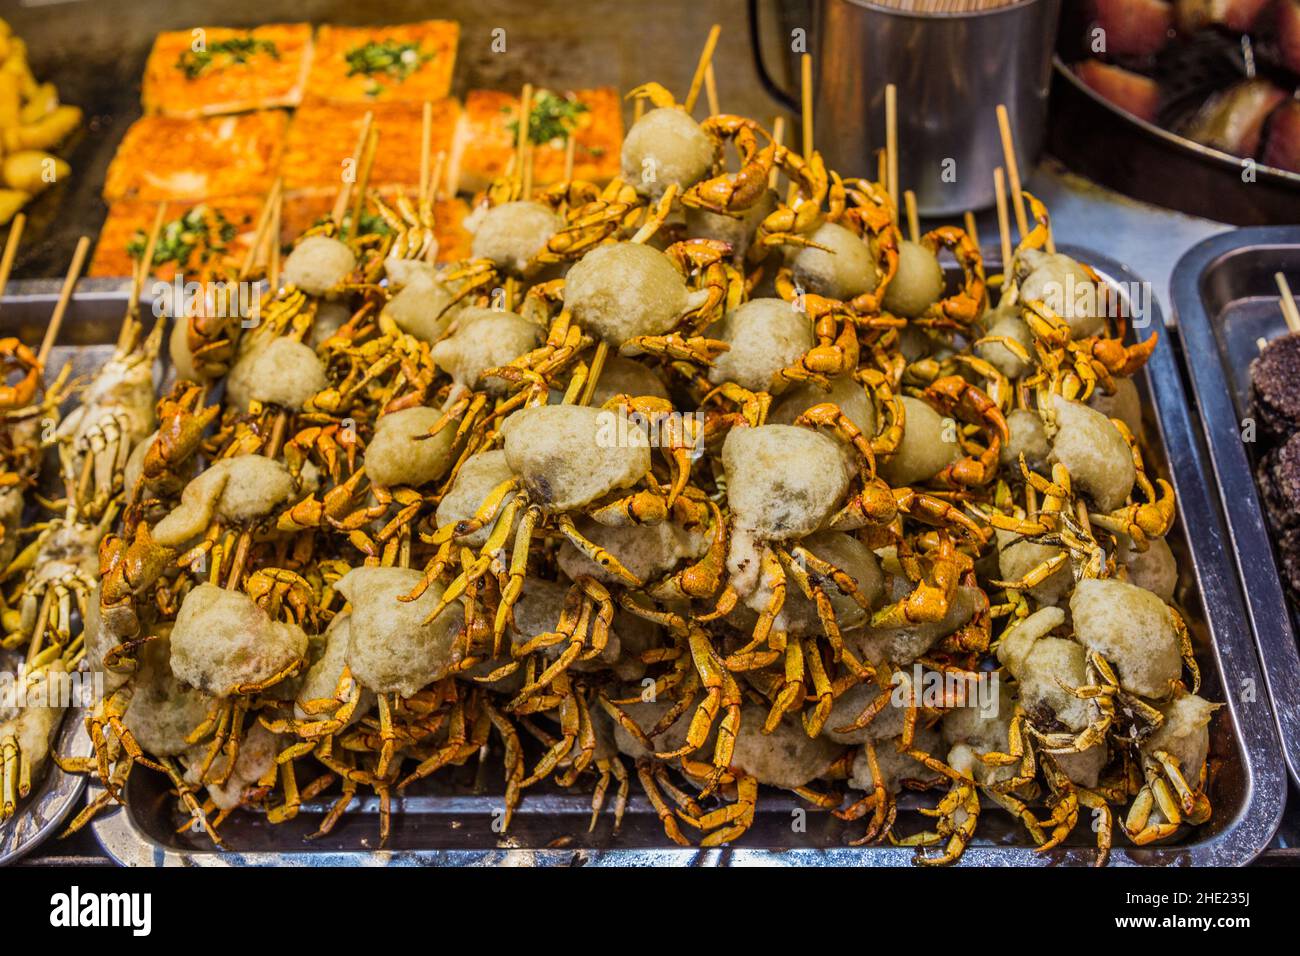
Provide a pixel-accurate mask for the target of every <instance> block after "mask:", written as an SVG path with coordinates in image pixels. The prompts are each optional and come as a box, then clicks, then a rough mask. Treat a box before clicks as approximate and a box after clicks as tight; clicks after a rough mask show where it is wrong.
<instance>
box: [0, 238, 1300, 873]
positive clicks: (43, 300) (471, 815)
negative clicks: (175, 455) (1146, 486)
mask: <svg viewBox="0 0 1300 956" xmlns="http://www.w3.org/2000/svg"><path fill="white" fill-rule="evenodd" d="M1078 254H1079V255H1081V257H1083V258H1085V259H1086V260H1087V261H1090V262H1092V263H1094V264H1095V265H1096V266H1097V268H1098V269H1099V270H1100V271H1101V272H1102V274H1103V275H1105V276H1107V277H1108V278H1110V279H1111V280H1112V281H1115V282H1117V283H1120V284H1121V287H1122V288H1123V289H1127V288H1136V286H1132V285H1129V283H1134V282H1137V281H1138V280H1137V278H1136V277H1135V276H1133V275H1132V274H1131V273H1130V272H1128V271H1127V270H1126V269H1124V268H1123V267H1122V266H1120V265H1119V264H1117V263H1114V262H1110V261H1107V260H1105V259H1104V258H1102V257H1099V256H1096V255H1094V254H1091V253H1086V252H1085V253H1078ZM83 285H85V284H83ZM11 288H13V290H14V292H15V293H16V294H15V295H14V296H13V297H11V299H6V300H5V302H4V303H2V304H0V329H3V328H5V327H7V326H11V325H16V326H18V327H24V326H25V327H28V328H31V327H33V326H35V327H37V328H39V324H40V317H41V316H43V315H45V314H48V308H49V303H50V302H51V301H52V298H53V295H54V290H53V288H52V287H51V286H50V285H49V284H46V283H42V284H38V285H30V284H26V283H19V284H17V285H15V286H11ZM85 288H86V291H87V293H88V294H87V295H85V296H83V295H82V294H80V293H79V294H78V296H77V298H76V300H75V301H74V304H73V311H72V314H71V316H70V326H69V329H70V330H75V331H71V334H72V335H73V336H74V337H75V339H76V340H77V341H81V340H82V339H87V340H95V341H100V342H104V341H107V340H109V338H111V337H112V335H113V334H114V332H115V329H116V322H117V317H118V316H120V314H121V309H122V307H123V299H122V296H123V294H124V293H123V292H122V290H121V288H120V285H117V286H115V285H114V284H112V283H104V282H101V283H96V284H93V285H85ZM1150 317H1151V321H1150V324H1149V325H1148V327H1147V328H1145V329H1143V330H1140V331H1138V332H1136V335H1137V336H1138V337H1140V338H1141V337H1145V336H1147V335H1150V334H1151V332H1152V330H1153V329H1156V328H1160V327H1161V325H1162V323H1161V319H1160V315H1159V312H1158V308H1156V307H1154V306H1153V311H1152V313H1151V316H1150ZM96 330H98V331H96ZM1161 336H1162V338H1164V339H1165V341H1163V342H1162V343H1161V345H1160V347H1159V348H1157V349H1156V351H1155V354H1154V356H1153V357H1152V360H1151V362H1150V363H1149V364H1148V366H1147V370H1146V371H1145V372H1144V373H1143V374H1142V375H1141V376H1140V378H1139V380H1138V385H1139V389H1140V390H1141V392H1142V394H1143V396H1144V397H1145V399H1146V401H1145V402H1144V415H1145V418H1146V421H1145V431H1146V434H1147V435H1148V436H1149V438H1151V439H1152V441H1151V442H1150V445H1151V454H1150V458H1151V460H1150V462H1149V467H1150V468H1151V469H1152V470H1153V471H1155V472H1156V473H1159V474H1161V475H1164V476H1167V477H1169V478H1170V480H1172V481H1173V483H1174V485H1175V487H1176V490H1177V494H1178V502H1179V521H1178V523H1177V526H1176V528H1175V531H1174V533H1173V534H1172V535H1171V537H1170V544H1171V547H1173V549H1174V553H1175V555H1176V556H1177V558H1178V560H1179V562H1180V565H1181V566H1182V567H1183V568H1184V569H1187V570H1188V571H1189V572H1190V573H1185V574H1184V576H1183V578H1184V579H1183V581H1182V583H1181V585H1180V589H1179V592H1178V595H1177V599H1178V601H1179V603H1180V605H1181V606H1182V609H1183V611H1184V613H1185V616H1186V617H1187V619H1188V625H1189V628H1190V630H1191V633H1192V637H1193V642H1194V643H1195V646H1196V649H1197V655H1198V658H1199V659H1200V661H1201V665H1202V671H1203V673H1204V678H1205V690H1204V693H1205V694H1206V695H1207V696H1210V697H1211V698H1213V699H1216V700H1225V701H1226V703H1227V706H1226V707H1225V708H1224V709H1223V710H1222V711H1221V712H1220V713H1219V715H1218V717H1217V718H1216V719H1215V721H1214V724H1213V730H1212V738H1211V752H1212V754H1213V756H1214V759H1215V761H1216V763H1217V764H1218V770H1217V772H1216V773H1215V774H1214V776H1213V779H1212V782H1211V787H1210V797H1211V800H1212V802H1213V804H1214V808H1215V812H1214V816H1213V817H1212V819H1211V821H1210V822H1209V823H1208V824H1206V825H1205V826H1203V827H1200V828H1197V829H1195V830H1193V831H1189V832H1188V833H1187V834H1186V835H1185V836H1184V837H1183V839H1182V841H1181V842H1178V843H1176V844H1174V845H1164V846H1156V847H1145V848H1135V847H1129V846H1125V845H1122V844H1123V843H1124V842H1125V841H1124V840H1123V837H1122V836H1119V837H1117V842H1118V843H1119V844H1121V845H1119V846H1117V848H1116V850H1115V852H1114V853H1113V854H1112V857H1111V859H1112V862H1113V863H1115V864H1118V865H1130V866H1133V865H1136V866H1186V865H1199V866H1213V865H1218V866H1228V865H1243V864H1245V863H1248V862H1250V861H1251V860H1252V859H1253V858H1255V857H1256V856H1257V855H1258V854H1259V853H1261V852H1262V851H1263V850H1264V848H1265V847H1266V846H1267V844H1268V842H1269V840H1270V838H1271V837H1272V835H1273V833H1274V831H1275V830H1276V828H1277V826H1278V823H1279V821H1280V819H1281V815H1282V807H1283V802H1284V798H1285V791H1286V781H1285V771H1284V770H1283V768H1282V758H1281V752H1280V748H1279V745H1278V742H1277V735H1276V731H1275V729H1274V725H1273V717H1272V713H1271V710H1270V707H1269V703H1268V700H1267V698H1266V697H1265V695H1263V694H1262V693H1261V694H1260V695H1258V697H1256V698H1254V699H1246V698H1243V696H1242V695H1241V694H1240V693H1238V692H1237V691H1236V689H1238V688H1241V687H1244V686H1257V687H1261V688H1262V687H1263V683H1262V679H1261V675H1260V673H1259V670H1258V663H1257V661H1256V659H1255V654H1254V650H1253V648H1252V647H1251V646H1250V639H1249V636H1248V635H1249V625H1248V622H1247V617H1246V611H1245V604H1244V601H1243V597H1242V594H1241V591H1240V588H1239V586H1238V583H1237V579H1236V576H1235V575H1234V574H1225V573H1224V569H1225V568H1230V567H1231V566H1232V564H1231V562H1232V559H1231V557H1230V556H1229V555H1228V538H1227V534H1226V531H1225V528H1224V525H1223V522H1222V517H1221V515H1220V513H1219V511H1218V507H1217V496H1216V494H1215V491H1214V488H1213V486H1212V484H1211V482H1210V480H1209V474H1210V470H1209V468H1208V466H1207V465H1206V462H1205V452H1204V450H1203V448H1202V446H1201V444H1200V441H1199V434H1198V432H1197V429H1196V427H1195V425H1194V424H1193V422H1192V419H1191V412H1190V409H1189V407H1188V403H1187V399H1186V395H1185V392H1184V389H1183V385H1182V382H1181V380H1180V378H1179V371H1178V362H1177V360H1176V357H1175V354H1174V348H1175V347H1174V344H1173V343H1172V342H1171V340H1170V337H1169V333H1168V332H1166V331H1162V332H1161ZM84 348H85V346H84V345H83V346H80V347H79V348H78V349H77V351H78V352H80V351H81V350H82V349H84ZM1157 436H1159V437H1160V439H1161V441H1160V442H1158V443H1157V442H1155V440H1154V439H1155V438H1156V437H1157ZM498 763H499V761H498V760H497V759H495V758H492V759H489V760H488V761H487V762H486V765H485V766H484V767H483V768H477V767H474V766H470V767H466V768H460V769H461V771H462V774H461V776H459V777H455V778H454V779H452V780H449V781H444V780H437V781H426V782H425V783H427V784H428V786H427V787H425V788H423V789H419V790H416V788H414V787H413V788H412V791H414V792H411V793H409V794H408V795H407V796H406V797H405V798H402V799H395V800H394V805H393V810H394V818H393V832H392V835H391V838H390V840H389V844H388V847H387V848H386V849H383V850H379V849H376V842H377V837H378V821H377V811H378V804H377V801H375V800H374V799H368V800H365V801H362V802H359V803H358V804H355V805H354V806H353V808H352V809H351V811H350V812H349V813H348V814H347V815H346V816H345V817H344V819H343V820H342V821H341V822H340V824H339V826H338V827H337V828H336V829H335V831H334V832H333V833H332V834H330V835H329V836H327V837H323V838H321V839H319V840H308V839H307V836H308V835H309V834H310V833H312V832H313V831H314V830H315V829H316V827H317V826H318V825H319V822H320V820H321V818H322V816H323V815H324V813H325V812H326V811H327V810H328V807H329V799H328V795H327V797H326V798H325V799H322V800H320V801H317V802H315V803H312V804H309V805H306V806H304V808H303V811H302V813H301V814H300V815H299V816H298V818H297V819H295V820H294V821H292V822H290V823H288V824H283V825H281V826H278V827H272V826H270V825H269V824H267V822H266V820H265V818H264V817H263V816H261V815H259V814H254V813H237V814H234V815H233V816H232V817H231V818H230V819H228V820H227V821H226V822H225V823H224V825H223V826H222V829H221V832H222V835H223V837H224V838H225V840H226V842H227V844H228V849H227V850H224V851H222V850H217V849H215V848H213V847H212V846H211V844H210V843H209V842H208V841H207V838H206V837H204V836H202V835H201V834H194V833H192V832H189V831H185V832H177V828H178V826H180V825H181V824H182V823H183V822H184V821H183V820H182V819H181V818H179V817H178V816H177V815H176V813H175V811H174V802H175V801H174V799H173V798H171V797H170V795H169V794H168V792H167V786H166V782H165V780H163V779H162V778H160V777H159V776H158V775H155V774H151V773H149V772H147V771H144V770H137V772H136V773H134V774H133V775H132V777H131V781H130V784H129V786H128V805H127V806H126V807H125V808H119V809H116V810H112V811H109V812H107V813H105V814H103V815H101V817H100V818H99V819H97V821H96V822H95V823H94V824H93V829H94V833H95V835H96V837H97V838H98V839H99V841H100V843H101V845H102V846H103V848H104V850H105V852H106V853H108V855H109V856H110V857H112V858H113V859H114V860H116V861H117V862H119V863H123V864H128V865H142V866H159V865H177V866H228V865H298V866H302V865H312V866H315V865H331V864H348V865H426V866H427V865H481V864H497V865H573V864H582V865H622V866H640V865H746V864H749V865H753V864H769V865H809V866H829V865H848V866H898V865H907V864H909V863H910V862H911V859H912V851H911V850H907V849H902V848H897V847H892V846H881V847H862V848H852V847H848V846H846V845H845V844H846V843H847V840H848V839H849V838H851V837H852V836H853V835H855V834H856V832H857V831H856V830H855V829H848V830H846V828H845V826H844V825H843V824H841V823H840V822H839V821H837V820H835V819H834V818H833V817H832V816H831V815H830V814H828V813H823V812H819V811H814V810H811V809H809V810H808V811H807V826H806V829H805V830H804V831H803V832H795V828H793V827H792V826H791V821H792V811H794V810H795V809H796V808H799V807H804V806H806V805H804V804H803V803H802V802H801V801H799V800H797V799H795V798H793V797H792V796H791V795H788V794H783V793H780V792H774V791H765V792H764V794H763V798H762V800H761V801H760V804H759V811H758V813H757V814H756V819H755V823H754V826H753V827H752V829H751V830H750V831H749V833H747V834H746V835H745V836H744V837H743V838H742V839H741V840H740V841H738V842H737V844H736V845H734V846H732V847H729V848H724V849H713V850H698V849H686V848H679V847H675V846H672V845H670V844H668V843H667V841H666V839H665V838H664V836H663V832H662V829H661V828H660V825H659V822H658V820H657V819H656V818H655V816H654V813H653V812H652V810H651V808H650V807H649V805H648V803H647V802H646V801H645V800H644V799H643V798H641V797H640V796H639V795H634V796H633V799H632V801H631V803H630V805H629V808H628V813H627V816H626V817H625V819H624V825H623V829H622V831H621V832H620V833H619V834H617V835H614V834H612V832H611V830H612V817H611V815H610V812H609V809H608V808H607V809H606V811H605V813H604V814H603V815H602V817H601V818H600V821H599V822H598V824H597V826H596V829H595V832H594V833H590V834H589V833H588V832H587V822H588V818H589V814H590V810H589V797H588V796H586V795H585V794H584V795H580V794H574V793H565V792H559V791H555V790H550V791H547V790H544V789H543V788H541V787H539V788H537V789H535V790H530V791H529V793H528V794H527V795H526V796H525V798H524V800H523V803H522V805H521V806H520V808H519V810H518V811H517V812H516V815H515V818H514V821H513V823H512V825H511V830H510V833H509V834H508V835H505V836H502V835H500V834H498V833H496V832H495V831H494V830H493V828H492V822H493V815H494V814H495V813H496V812H498V811H499V810H500V809H501V802H500V798H499V797H498V796H496V794H498V793H500V788H499V786H498V785H497V782H496V779H495V778H496V773H497V772H498V771H497V764H498ZM303 782H305V781H303ZM96 789H97V788H95V787H93V786H92V787H91V788H90V790H91V795H92V796H93V795H94V793H95V792H96ZM932 802H933V798H932V797H927V798H926V800H925V801H915V802H907V801H906V800H905V802H904V804H903V808H902V810H901V811H900V814H899V823H898V827H897V832H899V833H900V834H901V833H910V832H914V831H916V830H919V829H921V828H923V827H925V826H926V825H927V824H926V819H925V818H924V817H922V816H920V814H918V813H917V812H916V810H915V808H916V806H918V805H921V804H922V803H924V804H926V805H928V804H929V803H932ZM1091 840H1092V834H1091V832H1090V831H1089V828H1088V827H1086V826H1081V827H1079V828H1078V829H1077V832H1076V834H1075V835H1074V836H1072V837H1071V840H1070V842H1069V844H1068V845H1066V846H1063V847H1060V848H1057V849H1055V850H1053V851H1050V852H1048V853H1044V854H1038V853H1035V852H1033V848H1032V845H1031V844H1030V843H1029V841H1028V839H1027V836H1026V834H1025V833H1024V831H1023V830H1022V829H1020V828H1019V825H1018V824H1016V823H1015V822H1014V821H1013V820H1012V819H1011V818H1010V817H1009V816H1007V815H1006V814H1004V813H1002V812H1000V811H998V810H996V809H991V810H990V811H989V812H988V813H986V814H985V815H984V818H983V819H982V820H981V822H980V828H979V831H978V834H977V837H976V840H975V842H974V843H973V845H972V846H971V847H970V849H969V850H968V851H967V853H966V855H965V856H964V857H963V859H962V864H963V865H967V866H997V865H1021V866H1047V865H1086V864H1090V863H1092V861H1093V858H1094V850H1093V849H1092V844H1091Z"/></svg>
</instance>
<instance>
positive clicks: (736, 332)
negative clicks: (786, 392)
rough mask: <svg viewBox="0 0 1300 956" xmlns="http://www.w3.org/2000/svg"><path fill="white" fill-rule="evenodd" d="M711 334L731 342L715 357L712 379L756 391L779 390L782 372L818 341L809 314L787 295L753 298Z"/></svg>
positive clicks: (729, 315)
mask: <svg viewBox="0 0 1300 956" xmlns="http://www.w3.org/2000/svg"><path fill="white" fill-rule="evenodd" d="M709 334H710V335H711V336H712V337H714V338H717V339H719V340H721V341H723V342H726V343H727V344H728V345H730V346H731V348H729V349H728V350H727V351H726V352H723V353H722V354H721V355H720V356H718V358H717V359H715V360H714V362H713V366H712V367H711V368H710V369H709V381H710V382H712V383H713V384H715V385H720V384H722V383H723V382H735V383H736V384H737V385H739V386H741V387H742V388H747V389H749V390H750V391H754V392H763V391H779V390H780V387H781V386H782V385H783V383H781V382H780V381H779V380H778V374H779V373H780V372H781V370H782V369H785V368H787V367H789V366H791V365H793V364H794V363H795V362H797V361H798V360H799V358H800V357H801V356H802V355H803V354H804V353H805V352H807V351H808V350H809V349H810V348H812V347H813V343H814V339H813V333H812V324H811V323H810V322H809V321H808V317H807V316H806V315H804V314H803V313H802V312H799V311H798V310H797V309H796V308H795V307H794V306H793V305H792V304H791V303H789V302H786V301H785V300H783V299H750V300H749V301H748V302H746V303H745V304H744V305H742V306H741V307H740V308H738V309H734V310H732V311H731V312H728V313H727V315H726V316H725V317H724V318H723V320H722V322H721V323H720V325H719V326H716V327H714V328H712V329H710V330H709Z"/></svg>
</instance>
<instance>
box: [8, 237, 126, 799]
mask: <svg viewBox="0 0 1300 956" xmlns="http://www.w3.org/2000/svg"><path fill="white" fill-rule="evenodd" d="M22 226H23V222H22V219H21V217H20V219H19V220H18V222H16V223H15V228H14V231H13V232H12V233H11V235H10V238H9V243H8V247H7V248H6V258H10V257H11V255H12V252H13V251H14V250H15V249H16V247H17V243H18V241H19V239H20V238H21V235H22ZM88 244H89V241H88V240H87V239H85V238H83V239H81V241H80V242H79V243H78V245H77V249H76V252H75V254H74V255H73V260H72V265H71V266H70V267H69V272H68V276H67V278H66V279H65V281H64V285H63V291H62V293H61V294H60V297H59V300H58V302H57V303H56V305H55V309H54V313H53V315H52V316H51V317H50V323H49V326H48V328H47V330H46V334H45V338H44V341H43V342H42V344H41V346H40V351H39V352H37V353H33V352H32V351H31V350H29V349H27V347H26V346H24V345H22V344H21V343H20V342H19V341H18V340H17V339H6V340H4V343H3V344H2V345H0V348H2V349H3V350H4V351H5V353H6V354H5V366H6V372H9V373H12V372H15V371H17V372H19V373H20V374H21V378H20V379H19V381H18V384H17V385H16V386H13V385H6V386H5V387H4V389H3V400H2V401H0V414H2V416H3V418H2V422H0V424H2V428H3V431H2V434H3V440H2V441H0V449H2V450H3V455H4V458H3V468H4V471H3V478H2V479H0V486H2V487H3V498H2V499H0V501H2V505H0V518H2V519H3V522H4V523H3V525H2V526H0V528H2V531H0V535H2V536H0V558H3V569H2V570H0V584H3V587H4V590H3V592H0V609H2V610H3V613H2V614H0V624H2V625H3V629H4V636H3V639H0V653H5V654H6V656H7V657H8V656H9V655H12V654H21V659H20V662H19V663H18V664H17V665H16V667H15V669H14V672H13V675H14V676H15V677H16V678H17V679H16V680H14V681H13V682H12V683H10V684H9V685H8V686H9V688H10V689H11V690H12V693H9V692H6V695H5V699H4V700H3V701H0V821H4V820H8V819H9V818H10V817H12V816H13V815H14V814H15V812H17V810H18V805H19V801H21V800H22V799H23V798H25V797H27V796H28V795H29V793H30V792H31V788H32V785H33V783H34V782H36V781H38V780H39V779H40V776H41V774H42V772H43V770H44V767H45V764H46V763H47V762H48V760H49V759H50V748H51V746H52V744H53V740H54V737H55V735H56V733H57V732H58V728H59V723H60V721H61V718H62V715H63V712H64V710H65V708H66V707H67V706H68V705H69V703H70V701H69V700H68V699H66V698H67V693H68V683H67V681H66V675H67V674H68V673H69V672H70V671H72V670H74V669H75V668H76V667H77V666H78V664H79V662H80V660H81V658H82V656H83V654H84V648H83V646H82V642H81V640H80V635H79V634H77V635H74V634H73V627H74V624H75V623H78V622H77V621H75V619H74V605H75V607H76V609H77V610H78V611H80V610H82V609H84V608H85V607H86V603H87V601H86V597H87V594H88V592H89V591H90V590H91V588H93V586H94V581H93V578H92V575H93V573H94V565H95V548H96V546H97V544H98V541H99V535H100V534H102V531H103V529H104V528H105V527H106V525H107V520H108V519H107V518H106V517H102V516H103V515H104V511H103V510H102V509H104V508H105V507H106V505H107V502H106V500H105V495H104V494H103V493H102V489H101V488H100V487H97V485H98V482H100V481H102V480H103V478H104V477H105V475H106V474H107V471H108V469H111V467H112V465H111V462H112V461H113V460H114V456H115V454H116V452H117V449H118V445H117V443H116V440H115V439H116V437H117V433H116V432H115V428H116V426H117V425H119V424H121V423H122V421H123V419H125V418H126V417H127V416H126V411H127V409H128V407H129V406H130V405H131V401H130V394H131V392H132V389H131V387H130V385H129V384H126V382H125V376H123V375H121V374H120V372H121V371H122V369H121V366H120V365H119V366H118V367H117V368H116V369H115V370H114V371H113V372H110V373H109V374H108V376H107V377H106V378H105V379H103V380H102V387H101V388H99V389H98V390H96V391H95V392H94V394H93V395H92V396H91V397H90V403H89V405H88V406H84V407H83V408H79V409H77V410H76V411H75V412H74V413H73V415H72V416H71V417H69V418H68V419H67V420H65V421H64V422H63V423H60V422H59V413H60V405H61V403H62V401H63V399H64V398H65V397H66V395H67V392H68V381H67V380H68V375H69V371H70V370H69V368H67V367H65V368H64V370H63V371H62V372H61V373H59V374H58V375H57V376H55V377H54V378H52V379H48V380H47V379H46V378H45V375H44V370H45V367H46V364H47V363H48V361H49V356H50V352H51V350H52V348H53V346H54V342H55V340H56V339H57V337H58V333H59V329H60V327H61V325H62V321H63V316H64V313H65V311H66V309H67V304H68V299H69V298H70V296H71V293H72V287H73V283H74V282H75V280H76V277H77V275H78V274H79V273H80V271H81V267H82V265H83V264H84V261H85V256H86V249H87V246H88ZM145 392H146V398H150V397H151V396H152V383H150V384H149V385H148V386H147V387H146V389H145ZM119 414H120V415H121V418H118V419H117V420H116V421H114V418H115V417H116V416H118V415H119ZM55 425H58V428H57V429H55V430H54V436H53V440H55V441H62V442H65V443H69V444H71V445H72V446H73V449H75V450H73V449H69V454H66V455H61V459H62V463H63V465H64V473H63V477H64V479H65V480H64V484H65V489H66V493H67V501H68V504H67V506H66V508H65V510H64V513H63V515H62V516H61V517H56V518H54V519H52V520H50V521H47V522H39V523H36V524H35V525H32V526H28V527H22V524H23V521H22V519H23V517H24V510H25V509H24V500H23V499H24V492H26V491H29V490H31V489H34V488H35V486H36V484H37V482H38V480H39V477H40V474H39V472H40V468H41V464H42V459H43V454H42V451H43V448H44V446H45V445H47V444H48V443H49V442H50V441H51V437H50V430H51V428H52V427H53V426H55ZM60 432H61V433H62V434H60ZM73 436H75V438H74V437H73ZM96 439H98V440H99V441H98V446H99V448H98V450H99V451H101V452H103V451H105V450H106V449H105V445H110V446H112V447H111V448H109V449H107V450H108V455H107V462H106V463H101V464H100V465H99V466H98V467H96V463H95V461H94V460H93V459H92V458H91V457H89V456H88V452H89V451H90V445H91V444H92V443H93V442H95V441H96ZM105 439H106V440H105ZM78 452H80V453H81V454H82V455H86V456H87V457H85V458H84V459H76V461H77V463H78V464H81V462H82V461H84V466H83V467H81V468H80V469H79V470H78V471H77V473H76V475H75V476H73V475H72V466H73V463H74V459H75V458H76V455H77V454H78ZM33 498H35V499H37V500H39V496H37V495H36V494H33ZM97 518H98V519H100V520H96V519H97ZM23 533H26V534H28V535H31V536H32V540H31V541H30V542H29V543H28V544H27V545H26V546H25V547H23V548H22V549H21V550H19V548H18V545H19V535H20V534H23ZM7 663H8V661H6V664H7Z"/></svg>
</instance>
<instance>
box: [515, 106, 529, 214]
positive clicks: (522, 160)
mask: <svg viewBox="0 0 1300 956" xmlns="http://www.w3.org/2000/svg"><path fill="white" fill-rule="evenodd" d="M532 121H533V84H531V83H525V84H524V92H523V94H522V95H521V96H520V97H519V122H518V129H517V130H516V136H515V170H514V176H515V184H516V185H518V186H519V188H520V191H521V193H522V198H524V199H527V198H528V194H527V192H526V191H525V190H526V187H525V185H524V184H525V183H529V184H531V180H532V177H531V176H528V175H526V174H525V172H524V167H525V166H527V165H528V134H529V127H530V126H531V125H532Z"/></svg>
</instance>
